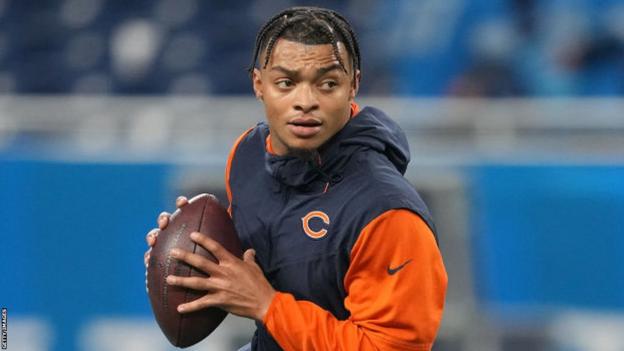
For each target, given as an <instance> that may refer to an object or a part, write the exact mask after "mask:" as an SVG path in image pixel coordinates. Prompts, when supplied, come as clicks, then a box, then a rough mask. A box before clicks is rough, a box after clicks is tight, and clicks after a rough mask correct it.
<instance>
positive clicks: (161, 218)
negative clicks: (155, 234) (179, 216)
mask: <svg viewBox="0 0 624 351" xmlns="http://www.w3.org/2000/svg"><path fill="white" fill-rule="evenodd" d="M169 217H171V213H169V212H161V213H160V215H158V220H157V222H158V228H160V229H165V228H166V227H167V224H169Z"/></svg>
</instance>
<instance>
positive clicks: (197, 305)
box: [178, 294, 219, 313]
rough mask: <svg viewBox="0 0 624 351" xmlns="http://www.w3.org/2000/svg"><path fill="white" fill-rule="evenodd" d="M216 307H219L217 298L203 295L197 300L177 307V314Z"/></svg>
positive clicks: (211, 295) (212, 295)
mask: <svg viewBox="0 0 624 351" xmlns="http://www.w3.org/2000/svg"><path fill="white" fill-rule="evenodd" d="M217 305H219V300H218V299H217V297H216V296H215V295H214V294H209V295H204V296H203V297H201V298H199V299H197V300H193V301H191V302H187V303H183V304H181V305H178V312H180V313H190V312H195V311H199V310H203V309H205V308H208V307H212V306H217Z"/></svg>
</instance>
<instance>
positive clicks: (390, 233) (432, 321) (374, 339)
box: [264, 209, 447, 351]
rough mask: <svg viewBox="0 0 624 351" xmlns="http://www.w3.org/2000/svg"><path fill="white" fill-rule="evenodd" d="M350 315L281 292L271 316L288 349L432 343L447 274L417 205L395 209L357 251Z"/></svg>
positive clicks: (349, 284)
mask: <svg viewBox="0 0 624 351" xmlns="http://www.w3.org/2000/svg"><path fill="white" fill-rule="evenodd" d="M344 284H345V288H346V292H347V297H346V298H345V301H344V303H345V307H346V308H347V310H349V311H350V313H351V316H350V317H349V318H348V319H347V320H344V321H340V320H338V319H336V318H335V317H334V316H333V315H332V314H331V313H329V312H328V311H326V310H323V309H322V308H320V307H319V306H318V305H315V304H313V303H311V302H309V301H297V300H295V299H294V297H293V296H292V295H290V294H287V293H278V294H276V296H275V298H274V299H273V301H272V302H271V305H270V307H269V310H268V311H267V313H266V315H265V317H264V324H265V326H266V328H267V330H268V331H269V333H271V335H272V336H273V337H274V338H275V340H276V341H277V343H278V344H279V345H280V346H281V347H282V348H283V349H284V350H285V351H295V350H297V351H311V350H362V351H367V350H430V349H431V347H432V344H433V341H434V339H435V337H436V334H437V331H438V328H439V326H440V323H441V321H442V310H443V307H444V298H445V295H446V286H447V275H446V270H445V268H444V263H443V262H442V256H441V254H440V251H439V250H438V246H437V244H436V242H435V238H434V236H433V233H432V232H431V230H430V229H429V227H428V226H427V225H426V224H425V222H424V221H423V220H422V219H421V218H420V217H419V216H418V215H416V214H415V213H413V212H411V211H408V210H404V209H398V210H390V211H387V212H385V213H383V214H382V215H381V216H379V217H377V218H376V219H375V220H373V221H372V222H371V223H369V224H368V225H367V226H366V227H365V228H364V229H363V230H362V232H361V233H360V236H359V238H358V240H357V242H356V243H355V245H354V246H353V249H352V251H351V263H350V266H349V269H348V271H347V274H346V275H345V279H344Z"/></svg>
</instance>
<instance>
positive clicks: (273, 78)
mask: <svg viewBox="0 0 624 351" xmlns="http://www.w3.org/2000/svg"><path fill="white" fill-rule="evenodd" d="M338 44H339V45H338V48H339V53H340V56H341V59H342V62H344V63H345V65H346V66H347V67H346V68H347V72H346V73H345V71H344V70H343V69H342V66H340V63H339V62H338V60H337V59H336V57H335V56H334V49H333V46H332V45H331V44H321V45H307V44H302V43H297V42H293V41H288V40H284V39H278V41H277V42H276V44H275V46H274V48H273V51H272V53H271V57H270V59H269V62H268V64H267V66H266V67H263V68H261V69H255V70H254V73H253V85H254V91H255V93H256V97H258V98H259V99H260V100H261V101H262V102H263V103H264V108H265V113H266V117H267V121H268V123H269V129H270V133H271V145H272V147H273V151H274V152H275V153H276V154H278V155H286V154H289V153H293V151H295V150H297V151H301V150H303V151H313V150H316V149H317V148H318V147H320V146H321V145H323V144H324V143H325V142H326V141H327V140H328V139H329V138H331V137H332V136H333V135H334V134H336V133H337V132H338V131H339V130H340V129H342V127H344V125H345V124H346V123H347V122H348V121H349V118H350V109H351V102H352V101H353V99H354V98H355V95H356V93H357V88H358V84H359V72H356V78H355V79H354V78H353V68H352V67H351V64H350V59H349V57H348V54H347V51H346V48H345V47H344V45H343V44H342V43H338ZM260 62H264V60H263V59H262V58H261V60H260Z"/></svg>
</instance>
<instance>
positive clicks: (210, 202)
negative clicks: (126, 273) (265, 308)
mask: <svg viewBox="0 0 624 351" xmlns="http://www.w3.org/2000/svg"><path fill="white" fill-rule="evenodd" d="M192 232H200V233H202V234H205V235H207V236H209V237H210V238H212V239H214V240H215V241H217V242H219V243H220V244H221V245H223V247H225V248H226V249H227V250H228V251H230V252H231V253H232V254H234V255H235V256H237V257H239V258H240V257H242V256H243V252H242V249H241V243H240V240H239V239H238V235H237V234H236V230H235V229H234V224H233V223H232V220H231V219H230V216H229V215H228V213H227V211H226V210H225V209H224V208H223V207H222V206H221V205H220V204H219V202H218V201H217V199H216V197H215V196H214V195H209V194H200V195H197V196H195V197H194V198H192V199H191V200H190V201H189V203H188V204H187V205H186V206H184V207H182V208H181V209H178V210H177V211H175V212H174V213H173V214H172V215H171V218H170V219H169V224H168V225H167V227H166V228H165V229H164V230H162V231H161V232H160V234H159V235H158V238H157V240H156V244H155V245H154V247H153V248H152V251H151V253H150V259H149V266H148V268H147V287H148V295H149V298H150V302H151V304H152V310H153V311H154V316H155V317H156V321H157V322H158V325H159V326H160V329H161V330H162V331H163V333H164V334H165V336H166V337H167V339H169V341H170V342H171V343H172V344H173V345H174V346H177V347H188V346H191V345H194V344H196V343H198V342H200V341H201V340H203V339H204V338H206V337H207V336H208V335H210V333H212V332H213V331H214V330H215V329H216V328H217V327H218V326H219V324H221V322H222V321H223V319H224V318H225V316H226V315H227V312H225V311H223V310H222V309H220V308H216V307H212V308H207V309H203V310H200V311H196V312H192V313H185V314H180V313H178V311H177V310H176V309H177V307H178V305H180V304H183V303H186V302H190V301H193V300H195V299H198V298H200V297H202V296H203V295H205V294H206V292H201V291H196V290H191V289H186V288H182V287H178V286H173V285H168V284H167V282H166V281H165V279H166V278H167V276H168V275H172V274H173V275H176V276H183V277H189V276H204V277H205V276H206V274H204V273H203V272H201V271H198V270H197V269H195V268H193V267H191V266H189V265H188V264H186V263H184V262H181V261H178V260H176V259H175V258H173V257H171V256H170V254H169V253H170V252H171V249H173V248H180V249H183V250H186V251H189V252H194V253H196V254H200V255H202V256H205V257H207V258H209V259H210V260H212V261H213V262H217V260H216V258H215V257H214V256H212V254H210V253H209V252H208V251H206V250H205V249H204V248H203V247H201V246H200V245H198V244H196V243H195V242H193V241H192V240H191V238H190V234H191V233H192Z"/></svg>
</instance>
